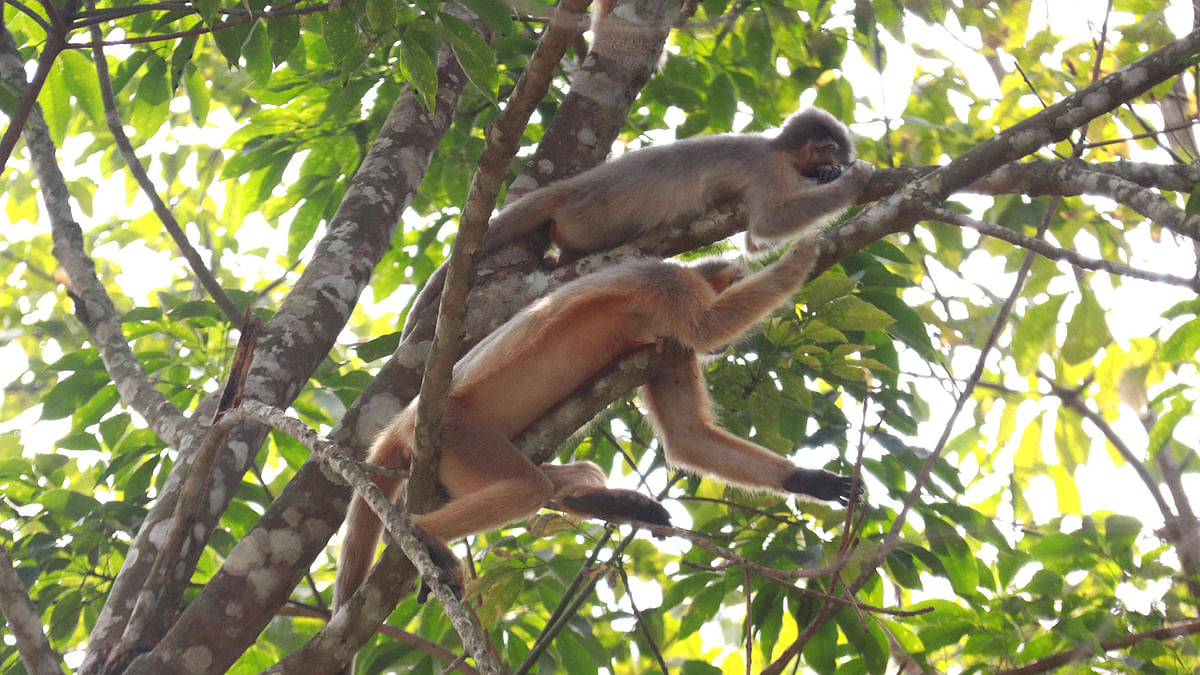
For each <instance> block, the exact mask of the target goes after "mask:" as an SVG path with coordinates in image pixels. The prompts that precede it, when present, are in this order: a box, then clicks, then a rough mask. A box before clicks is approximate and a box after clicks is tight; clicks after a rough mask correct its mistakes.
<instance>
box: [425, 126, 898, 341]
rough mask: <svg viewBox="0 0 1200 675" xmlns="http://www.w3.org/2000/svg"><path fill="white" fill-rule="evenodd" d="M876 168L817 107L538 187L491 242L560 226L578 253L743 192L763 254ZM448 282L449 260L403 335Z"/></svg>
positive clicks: (756, 246)
mask: <svg viewBox="0 0 1200 675" xmlns="http://www.w3.org/2000/svg"><path fill="white" fill-rule="evenodd" d="M874 171H875V169H874V167H872V166H871V165H870V164H868V163H866V162H863V161H857V162H855V161H854V144H853V143H852V142H851V140H850V134H849V133H848V132H847V130H846V127H845V126H844V125H843V124H842V123H841V122H839V121H837V120H836V119H835V118H834V117H833V115H830V114H829V113H827V112H825V111H824V110H821V109H820V108H807V109H805V110H801V111H800V112H798V113H796V114H794V115H792V116H791V117H789V118H788V120H787V122H785V123H784V125H783V128H782V129H781V130H780V132H779V134H778V135H776V136H775V137H773V138H768V137H767V136H764V135H762V134H720V135H715V136H701V137H697V138H689V139H686V140H682V141H678V142H675V143H667V144H664V145H655V146H652V147H648V148H643V149H641V150H635V151H633V152H630V153H627V154H624V155H621V156H620V157H618V158H617V159H614V160H612V161H611V162H607V163H605V164H601V165H599V166H597V167H594V168H592V169H589V170H588V171H584V172H583V173H581V174H579V175H577V176H574V177H572V178H567V179H564V180H560V181H557V182H554V183H551V184H549V185H547V186H545V187H542V188H539V189H537V190H534V191H532V192H530V193H529V194H526V195H524V196H523V197H521V198H520V199H517V200H516V201H514V202H513V203H512V204H509V205H508V206H507V207H505V208H504V209H503V210H501V211H500V213H499V214H497V215H496V216H495V217H494V218H492V220H491V222H490V223H489V225H488V231H487V234H486V236H485V237H484V242H483V249H484V250H485V251H490V250H494V249H496V248H499V247H501V246H503V245H505V244H509V243H512V242H514V241H516V240H518V239H520V238H521V237H524V236H526V235H528V234H529V233H530V232H532V231H534V230H535V229H537V228H538V227H539V226H541V225H543V224H545V223H550V239H551V241H553V242H554V244H556V245H557V246H558V248H559V249H560V250H561V251H562V252H563V253H564V254H566V255H567V256H568V257H570V258H574V257H579V256H581V255H585V254H588V253H595V252H597V251H602V250H605V249H608V248H612V247H613V246H617V245H619V244H622V243H624V242H626V241H629V240H631V239H633V238H635V237H638V236H640V235H642V234H645V233H647V232H649V231H651V230H653V229H654V228H655V227H659V226H661V225H664V224H666V223H669V222H671V221H673V220H675V219H677V218H680V217H683V216H685V215H688V214H694V215H697V216H698V215H700V214H702V213H704V212H705V211H706V210H707V209H708V208H709V207H710V206H712V204H713V203H715V202H716V201H718V200H720V199H723V198H729V197H739V198H740V199H741V200H742V201H743V202H744V203H745V205H746V210H747V221H748V224H747V227H746V247H747V249H748V250H749V251H750V252H752V253H754V252H760V251H763V250H766V249H769V248H771V247H772V246H773V245H775V244H777V243H780V242H782V241H785V240H787V239H789V238H791V237H794V236H796V235H798V234H800V233H802V232H803V231H805V230H806V229H808V228H811V227H820V226H822V225H824V224H826V223H827V222H828V221H829V220H830V219H832V218H834V217H836V216H837V215H838V214H840V213H841V212H842V211H845V210H846V209H847V208H849V207H850V206H851V205H852V204H853V203H854V202H855V200H856V199H857V198H858V195H860V194H861V193H862V191H863V188H864V187H865V186H866V185H867V183H868V182H869V181H870V179H871V175H872V174H873V173H874ZM444 285H445V266H443V267H441V268H440V269H438V270H437V271H436V272H435V273H434V274H433V276H431V277H430V278H429V281H428V282H427V283H426V284H425V287H424V288H423V289H421V293H420V295H419V296H418V297H417V300H416V302H415V303H414V305H413V307H412V309H411V310H410V311H409V318H410V320H409V321H408V322H406V325H405V328H404V331H403V335H405V336H407V335H408V333H409V332H411V330H412V326H413V325H414V320H415V319H416V318H417V317H418V316H420V314H421V313H422V310H423V309H424V308H425V307H426V306H427V305H429V304H431V303H432V302H433V301H434V298H436V297H437V295H438V294H439V293H440V292H441V290H442V287H443V286H444Z"/></svg>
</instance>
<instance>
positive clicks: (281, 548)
mask: <svg viewBox="0 0 1200 675" xmlns="http://www.w3.org/2000/svg"><path fill="white" fill-rule="evenodd" d="M269 536H270V539H271V560H272V562H276V563H280V562H281V563H283V564H285V565H287V566H289V567H291V566H292V565H294V564H295V563H296V561H297V560H299V559H300V554H301V553H302V552H303V550H304V542H302V541H301V540H300V535H298V534H296V533H295V532H293V531H291V530H288V529H282V528H281V529H275V530H271V532H270V533H269Z"/></svg>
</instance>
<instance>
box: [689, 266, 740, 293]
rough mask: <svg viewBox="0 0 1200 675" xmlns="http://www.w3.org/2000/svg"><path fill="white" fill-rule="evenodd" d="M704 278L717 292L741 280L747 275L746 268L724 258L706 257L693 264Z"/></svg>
mask: <svg viewBox="0 0 1200 675" xmlns="http://www.w3.org/2000/svg"><path fill="white" fill-rule="evenodd" d="M692 269H694V270H696V271H697V272H698V273H699V274H700V276H702V277H704V280H705V281H707V282H708V285H709V286H712V288H713V290H714V291H716V292H717V293H724V292H725V289H727V288H729V287H730V286H732V285H734V284H736V283H737V282H739V281H741V280H742V278H743V277H745V276H746V270H745V268H743V267H742V266H741V265H739V264H737V263H735V262H733V261H731V260H725V259H724V258H704V259H702V260H700V261H698V262H696V263H694V264H693V265H692Z"/></svg>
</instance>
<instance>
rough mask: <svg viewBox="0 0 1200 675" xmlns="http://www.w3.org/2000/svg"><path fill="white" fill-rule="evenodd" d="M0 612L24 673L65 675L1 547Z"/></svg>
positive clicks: (34, 608)
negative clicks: (15, 647)
mask: <svg viewBox="0 0 1200 675" xmlns="http://www.w3.org/2000/svg"><path fill="white" fill-rule="evenodd" d="M0 613H2V614H3V615H4V618H5V620H7V621H8V627H9V629H10V630H11V631H12V634H13V637H14V638H16V641H17V651H18V652H19V653H20V654H21V663H23V664H24V665H25V670H26V671H28V672H29V673H30V674H31V675H62V672H63V669H62V666H61V665H59V663H60V660H59V657H58V654H55V653H54V649H53V648H52V647H51V646H50V641H49V640H47V639H46V633H45V632H44V631H43V630H42V617H41V615H39V614H38V611H37V607H34V605H33V600H31V599H30V598H29V593H28V591H26V590H25V584H23V583H21V578H20V577H19V576H17V570H16V569H15V568H14V567H13V560H12V558H11V557H9V555H8V551H7V550H5V548H4V547H3V546H0Z"/></svg>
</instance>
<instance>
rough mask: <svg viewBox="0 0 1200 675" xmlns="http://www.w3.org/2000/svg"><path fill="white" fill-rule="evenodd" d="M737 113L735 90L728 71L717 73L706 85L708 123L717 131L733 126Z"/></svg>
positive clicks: (727, 129)
mask: <svg viewBox="0 0 1200 675" xmlns="http://www.w3.org/2000/svg"><path fill="white" fill-rule="evenodd" d="M735 113H737V92H736V91H734V88H733V80H732V79H731V78H730V77H729V73H725V72H722V73H717V76H716V77H714V78H713V81H712V83H711V84H710V85H709V87H708V125H709V126H710V127H712V128H713V129H714V130H717V131H729V130H730V129H732V128H733V116H734V114H735Z"/></svg>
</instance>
